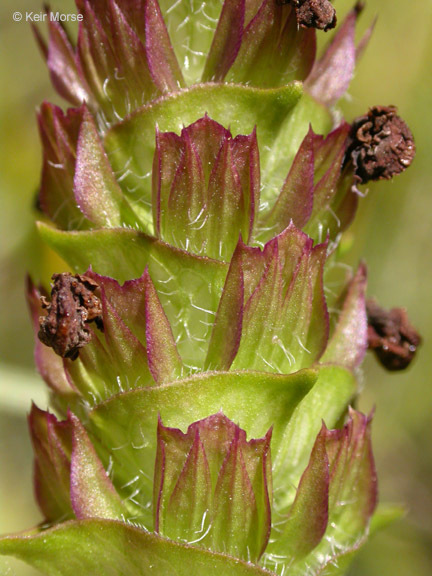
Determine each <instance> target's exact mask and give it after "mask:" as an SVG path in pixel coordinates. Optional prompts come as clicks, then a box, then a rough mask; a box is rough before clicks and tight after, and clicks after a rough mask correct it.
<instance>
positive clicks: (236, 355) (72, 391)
mask: <svg viewBox="0 0 432 576" xmlns="http://www.w3.org/2000/svg"><path fill="white" fill-rule="evenodd" d="M77 8H78V10H79V11H80V13H82V14H83V20H82V22H81V23H80V27H79V31H78V36H77V41H76V44H75V43H73V42H72V40H71V39H70V37H69V35H68V33H67V32H66V30H65V29H64V28H63V27H62V26H61V25H60V24H59V23H58V22H55V21H50V22H49V40H48V42H47V43H46V42H45V40H44V38H43V36H44V33H43V31H41V30H37V31H36V36H37V39H38V42H39V44H40V46H41V48H42V52H43V54H44V55H45V57H46V59H47V64H48V68H49V72H50V75H51V78H52V81H53V84H54V86H55V87H56V89H57V91H58V92H59V94H60V95H61V96H62V97H64V98H65V99H66V100H67V101H69V103H70V104H71V105H72V106H73V107H72V108H69V109H68V110H67V111H66V112H64V111H63V110H62V109H60V108H58V107H56V106H54V105H51V104H49V103H44V104H42V106H41V109H40V111H39V115H38V120H39V128H40V134H41V141H42V146H43V169H42V181H41V186H40V192H39V197H38V206H39V207H40V209H41V211H42V212H43V215H44V222H43V223H39V225H38V226H39V232H40V234H41V236H42V238H43V239H44V240H45V241H46V242H47V243H48V245H49V246H50V247H51V248H53V249H54V250H55V251H56V252H57V253H58V254H59V255H60V256H61V257H62V258H63V259H64V260H65V261H66V262H67V263H68V265H69V266H70V268H71V270H72V271H73V272H67V271H64V272H61V273H58V274H56V275H54V276H53V285H52V290H51V297H50V298H48V297H47V296H46V293H44V291H43V290H42V289H38V288H37V287H36V286H35V285H33V283H32V282H31V281H29V283H28V301H29V305H30V309H31V314H32V319H33V326H34V330H35V335H36V348H35V360H36V364H37V367H38V370H39V372H40V373H41V375H42V376H43V378H44V379H45V381H46V382H47V384H48V386H49V388H50V390H51V410H52V411H51V412H50V411H44V410H41V409H40V408H38V407H36V406H33V408H32V410H31V413H30V417H29V424H30V431H31V436H32V441H33V446H34V452H35V474H34V476H35V492H36V498H37V502H38V504H39V507H40V509H41V511H42V514H43V516H44V520H45V522H44V523H43V524H41V526H40V527H38V528H37V529H36V530H35V531H32V532H30V533H27V534H24V535H22V534H21V535H19V536H9V537H5V538H3V539H2V540H1V541H0V552H1V553H4V554H11V555H15V556H17V557H19V558H21V559H22V560H24V561H26V562H28V563H30V564H32V565H33V566H35V567H36V568H38V569H39V570H41V571H42V572H43V573H46V574H48V575H51V574H52V575H56V576H58V575H59V574H61V575H65V576H68V575H71V576H72V575H73V576H75V573H76V570H77V568H79V569H80V570H81V571H82V572H83V573H84V574H100V573H110V574H134V575H140V574H142V575H147V574H149V573H150V571H152V573H157V574H160V575H161V576H164V575H166V576H171V575H172V574H174V573H175V574H176V575H178V576H190V575H191V574H193V575H200V576H201V575H203V576H204V575H206V576H207V575H208V574H213V573H214V574H220V575H222V576H224V575H226V576H228V575H229V576H243V575H244V576H246V575H251V576H252V575H259V574H263V575H264V574H278V575H281V576H283V575H287V574H290V576H292V575H293V576H296V575H299V576H300V575H305V576H306V575H308V576H309V575H312V574H324V573H325V574H336V573H337V574H340V573H342V571H343V570H344V569H345V568H346V566H347V565H348V563H349V561H350V559H351V558H352V556H353V555H354V552H355V551H356V550H358V549H359V548H360V546H361V545H362V544H363V543H364V542H365V541H366V539H367V536H368V534H369V529H370V523H371V518H372V516H373V515H374V514H375V515H377V517H378V520H379V517H380V511H379V509H378V510H377V508H376V504H377V481H376V475H375V468H374V460H373V455H372V448H371V439H370V434H371V430H370V428H371V416H365V415H363V414H361V413H360V412H358V411H356V410H354V409H352V408H350V405H352V404H353V403H354V402H355V400H356V398H357V396H358V393H359V388H358V384H357V377H358V374H359V371H360V366H361V364H362V361H363V358H364V356H365V354H366V350H367V348H368V347H370V348H372V349H374V350H375V352H376V353H377V355H378V356H379V358H380V359H381V361H382V362H383V364H384V365H386V366H387V367H388V368H390V369H395V368H403V367H406V366H407V365H408V364H409V362H410V361H411V360H412V357H413V355H414V352H415V349H416V348H417V346H418V344H419V342H420V340H419V337H418V335H417V334H416V333H415V330H414V329H413V328H412V327H411V326H410V324H409V322H408V320H407V318H406V316H405V315H404V313H402V312H400V311H399V310H393V311H391V312H390V313H385V312H384V311H382V310H381V309H380V308H379V307H378V306H377V305H375V304H371V303H370V302H369V303H367V300H366V280H367V279H366V276H367V274H366V266H365V265H364V264H360V265H359V266H358V269H357V271H355V272H350V273H347V274H346V276H345V277H344V278H343V279H342V280H339V284H338V285H337V289H336V292H335V289H334V282H333V284H332V281H331V276H332V274H333V272H334V271H335V270H338V269H340V267H339V263H338V257H339V256H338V251H337V250H336V248H337V246H338V243H339V241H340V237H341V234H342V233H343V232H344V230H346V229H347V228H348V226H349V225H350V224H351V222H352V220H353V218H354V216H355V213H356V209H357V205H358V203H359V201H363V200H360V195H359V194H358V187H359V186H361V185H363V184H366V183H368V182H370V181H371V180H380V179H388V178H391V177H392V176H394V175H396V174H398V173H400V172H402V171H403V170H404V169H405V168H407V167H408V165H409V164H410V163H411V162H412V160H413V158H414V153H415V147H414V142H413V137H412V135H411V132H410V131H409V128H408V127H407V126H406V124H405V123H404V122H403V120H402V119H401V118H400V117H399V116H398V115H397V113H396V109H395V108H394V107H392V106H390V107H389V106H376V107H373V108H371V109H370V110H369V112H368V113H367V114H366V115H365V116H362V117H361V118H357V119H355V120H354V121H353V122H352V123H349V122H347V121H345V120H340V121H337V122H335V118H340V114H339V113H337V114H335V113H334V112H335V110H336V106H337V102H338V100H339V99H340V98H341V97H342V96H343V95H344V94H345V92H346V90H347V89H348V86H349V83H350V80H351V78H352V75H353V72H354V64H355V61H356V55H357V54H358V53H359V52H360V51H361V50H357V49H356V45H355V42H354V33H355V25H356V20H357V18H358V17H359V14H360V12H361V9H362V4H361V3H357V4H356V5H355V6H354V8H353V9H352V10H351V11H350V12H349V13H348V15H347V16H346V18H345V20H344V21H343V22H342V23H341V24H340V26H339V27H338V28H337V29H336V31H335V33H334V35H333V36H332V37H331V40H330V43H329V45H328V47H327V48H326V50H325V51H324V52H323V53H322V54H321V55H320V57H319V58H317V56H316V34H317V30H323V31H327V30H330V29H332V28H334V27H335V25H336V12H335V8H334V6H333V5H332V3H331V2H330V1H328V0H303V1H302V0H295V1H294V0H293V1H288V2H280V1H278V0H263V1H262V2H258V3H255V4H253V3H246V2H245V1H244V0H225V1H224V2H223V3H221V2H215V1H213V0H212V1H208V2H204V3H197V2H195V1H192V2H190V3H184V2H176V3H171V2H169V1H168V0H160V2H159V3H158V2H157V0H134V1H132V0H117V2H116V1H114V0H106V1H102V0H97V1H94V2H89V1H87V0H77ZM370 33H371V30H368V32H367V33H366V36H365V38H364V39H363V40H362V41H361V47H362V48H364V46H365V44H366V43H367V39H368V37H369V36H370ZM47 221H50V224H48V223H47ZM330 285H331V286H332V290H329V287H330ZM38 335H39V338H38V337H37V336H38ZM389 355H390V356H389Z"/></svg>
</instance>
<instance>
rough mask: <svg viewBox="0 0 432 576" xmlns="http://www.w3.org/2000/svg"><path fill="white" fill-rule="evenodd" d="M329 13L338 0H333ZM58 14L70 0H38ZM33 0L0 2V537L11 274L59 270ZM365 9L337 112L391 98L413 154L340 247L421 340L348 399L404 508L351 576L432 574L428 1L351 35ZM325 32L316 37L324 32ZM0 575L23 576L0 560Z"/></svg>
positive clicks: (22, 388)
mask: <svg viewBox="0 0 432 576" xmlns="http://www.w3.org/2000/svg"><path fill="white" fill-rule="evenodd" d="M334 3H335V6H336V8H337V10H338V15H339V17H340V18H342V17H343V15H344V14H345V13H346V12H347V10H348V9H349V7H350V6H351V5H352V1H351V0H335V2H334ZM51 4H52V6H53V7H54V8H57V9H61V10H62V11H63V12H71V11H73V10H74V8H73V2H71V1H69V0H63V1H61V0H59V1H57V2H52V3H51ZM41 5H42V2H39V0H3V2H2V3H1V4H0V42H1V50H0V67H1V68H0V78H1V84H0V86H1V91H0V135H1V144H2V146H1V153H0V191H1V202H2V203H1V209H0V229H1V243H0V259H1V264H0V269H1V280H0V291H1V293H0V302H1V313H0V317H1V326H0V359H1V366H0V386H1V389H0V533H3V532H10V531H18V530H22V529H24V528H26V527H30V526H31V525H33V524H35V523H37V522H39V521H40V519H41V518H40V515H39V513H38V510H37V508H36V506H35V504H34V502H33V492H32V456H31V449H30V442H29V438H28V433H27V426H26V413H27V412H28V409H29V406H30V401H31V400H32V399H33V400H35V401H37V403H38V404H39V405H40V406H41V407H43V406H46V394H45V390H44V387H43V386H42V384H41V383H40V380H39V378H38V376H37V375H36V373H35V369H34V367H33V352H32V347H33V342H32V332H31V328H30V322H29V320H28V317H27V309H26V305H25V301H24V288H23V286H24V277H25V274H26V272H27V271H29V272H30V273H31V274H32V275H33V277H34V278H36V279H43V280H44V281H47V280H48V278H49V276H50V275H51V273H52V272H53V271H54V270H55V269H56V266H58V261H57V260H56V258H55V256H53V255H52V254H51V253H49V252H48V250H47V249H46V247H44V246H43V245H42V244H41V242H40V241H39V239H38V237H37V235H36V233H35V229H34V219H35V213H34V211H33V203H34V198H35V193H36V190H37V186H38V181H39V173H40V165H41V152H40V147H39V140H38V134H37V129H36V121H35V110H36V108H37V106H38V105H39V104H40V102H41V101H42V100H43V99H48V100H51V101H56V102H59V100H58V98H57V97H56V96H55V95H54V93H53V90H52V88H51V86H50V83H49V80H48V75H47V73H46V70H45V67H44V64H43V62H42V59H41V57H40V54H39V52H38V49H37V47H36V45H35V42H34V38H33V36H32V34H31V31H30V28H29V25H28V24H26V23H25V22H14V21H13V18H12V15H13V13H14V12H15V11H20V12H24V11H26V10H33V11H35V12H39V11H40V10H41ZM376 15H378V16H379V17H378V21H377V24H376V28H375V32H374V35H373V37H372V40H371V42H370V45H369V48H368V50H367V52H366V53H365V55H364V56H363V58H362V60H361V62H360V64H359V66H358V69H357V74H356V77H355V79H354V81H353V83H352V84H351V87H350V90H349V94H348V95H347V97H346V98H345V99H344V101H343V102H342V107H343V110H344V112H345V115H346V117H347V119H348V120H350V119H352V118H353V117H354V116H357V115H359V114H363V113H364V112H365V111H366V110H367V108H368V107H369V106H372V105H375V104H380V105H389V104H395V105H397V106H398V107H399V111H400V114H401V115H402V116H403V117H404V119H405V120H406V121H407V122H408V124H409V125H410V127H411V128H412V131H413V133H414V134H415V138H416V143H417V149H418V152H417V158H416V160H415V162H414V164H413V166H412V167H411V169H410V170H408V171H407V172H406V173H405V174H403V175H402V176H400V177H398V178H396V179H395V181H394V182H390V183H380V184H378V185H375V186H373V187H371V188H370V191H369V194H368V196H367V198H365V199H364V200H362V201H361V207H360V211H359V214H358V216H357V220H356V222H355V225H354V226H353V227H352V228H351V231H350V232H349V233H348V234H350V235H355V244H354V245H353V248H352V250H351V252H350V254H349V255H348V258H349V261H350V263H351V264H353V265H355V264H356V263H357V262H358V260H359V259H360V258H364V259H365V260H366V261H367V263H368V267H369V278H370V280H369V295H371V296H375V297H376V298H378V300H379V301H380V302H381V303H383V304H385V305H386V306H387V307H391V306H405V307H406V308H407V309H408V311H409V314H410V317H411V319H412V321H413V323H414V325H415V326H416V327H418V329H419V330H420V332H421V334H422V336H423V338H424V343H423V346H422V348H421V350H420V353H419V357H418V359H417V360H416V361H415V363H414V365H413V366H412V367H411V368H410V369H409V370H408V371H406V372H405V373H402V374H388V373H386V372H385V371H384V370H383V369H381V368H380V366H378V365H377V364H376V362H375V361H374V359H373V358H372V357H368V358H367V360H366V363H365V367H364V393H363V396H362V399H361V402H360V408H361V409H362V410H364V411H368V410H370V409H371V408H372V406H374V405H375V406H376V416H375V420H374V430H373V438H374V450H375V456H376V461H377V467H378V473H379V481H380V498H381V501H382V502H396V503H404V505H405V507H406V510H407V514H406V516H405V518H404V519H403V520H400V521H398V522H396V523H394V524H393V525H392V526H391V527H389V528H387V529H386V530H385V531H382V532H380V533H378V534H377V535H375V536H374V537H373V538H372V539H371V541H370V543H369V544H368V545H367V546H366V547H365V549H364V550H363V551H362V552H361V553H360V555H359V556H358V558H357V560H356V562H355V564H354V565H353V567H352V569H351V572H350V575H351V576H359V575H362V576H365V575H366V574H367V575H368V576H387V575H392V576H406V575H411V574H416V576H430V575H431V574H432V377H431V368H432V361H431V359H432V344H431V342H432V305H431V295H432V289H431V286H432V185H431V182H432V161H431V159H430V158H431V151H432V112H431V110H432V97H431V91H432V35H431V34H430V30H431V29H432V1H431V0H416V1H415V2H406V0H375V1H374V0H370V1H369V2H368V5H367V7H366V10H365V12H364V14H363V16H362V18H361V22H360V26H359V33H360V34H361V32H362V30H363V31H364V30H365V29H366V27H367V26H368V24H369V23H370V22H371V21H372V19H373V18H374V17H375V16H376ZM324 40H325V38H324ZM0 574H1V575H11V576H12V575H16V576H30V575H31V574H35V572H34V571H31V570H29V569H28V568H27V567H25V566H24V565H22V564H21V563H18V562H14V561H12V560H10V561H9V560H6V561H5V560H0Z"/></svg>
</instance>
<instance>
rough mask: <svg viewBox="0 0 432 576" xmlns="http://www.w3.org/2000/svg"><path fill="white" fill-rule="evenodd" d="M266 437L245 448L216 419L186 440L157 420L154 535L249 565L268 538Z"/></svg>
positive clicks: (235, 431)
mask: <svg viewBox="0 0 432 576" xmlns="http://www.w3.org/2000/svg"><path fill="white" fill-rule="evenodd" d="M270 438H271V431H269V432H268V433H267V435H266V436H265V437H264V438H261V439H259V440H250V441H249V442H247V441H246V433H245V432H244V431H243V430H241V429H240V428H239V427H238V426H236V425H235V424H234V423H233V422H231V421H230V420H229V419H228V418H226V417H225V416H224V415H223V414H222V413H219V414H215V415H213V416H209V417H208V418H205V419H204V420H201V421H198V422H195V423H194V424H191V425H190V426H189V428H188V430H187V433H186V434H183V433H182V432H181V431H180V430H178V429H173V428H167V427H165V426H164V425H163V424H162V422H161V420H159V425H158V448H157V458H156V467H155V492H154V509H155V526H156V530H157V531H158V532H160V533H161V534H164V535H166V536H168V537H171V538H180V539H182V540H186V541H188V542H189V543H190V544H193V545H197V546H205V547H209V548H210V549H212V550H215V551H220V552H224V553H227V554H231V555H233V556H236V557H239V558H244V559H247V560H249V561H251V560H252V561H256V560H257V559H258V558H259V557H260V556H261V554H262V552H263V551H264V549H265V546H266V544H267V540H268V537H269V532H270V500H271V477H270V474H271V466H270V453H269V450H270ZM191 512H192V513H191ZM180 527H182V530H180ZM191 538H192V540H191Z"/></svg>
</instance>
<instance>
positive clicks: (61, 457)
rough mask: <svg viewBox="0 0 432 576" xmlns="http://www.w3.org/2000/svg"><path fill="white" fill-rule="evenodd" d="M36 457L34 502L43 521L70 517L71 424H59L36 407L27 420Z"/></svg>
mask: <svg viewBox="0 0 432 576" xmlns="http://www.w3.org/2000/svg"><path fill="white" fill-rule="evenodd" d="M28 421H29V427H30V433H31V438H32V443H33V450H34V454H35V460H34V482H35V493H36V499H37V502H38V504H39V507H40V509H41V510H42V513H43V515H44V517H45V519H46V520H48V521H49V522H58V521H64V520H67V519H69V518H73V516H74V513H73V510H72V506H71V501H70V462H71V453H72V428H71V422H70V421H63V422H59V421H58V420H57V418H56V417H55V416H54V415H53V414H50V413H49V412H44V411H43V410H40V409H39V408H38V407H37V406H36V405H35V404H33V405H32V409H31V412H30V415H29V418H28Z"/></svg>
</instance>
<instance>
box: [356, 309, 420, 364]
mask: <svg viewBox="0 0 432 576" xmlns="http://www.w3.org/2000/svg"><path fill="white" fill-rule="evenodd" d="M366 311H367V318H368V345H369V349H370V350H373V351H374V352H375V354H376V356H377V358H378V360H379V361H380V362H381V364H382V365H383V366H384V368H387V370H391V371H394V370H404V369H405V368H407V367H408V366H409V364H410V363H411V362H412V360H413V358H414V356H415V353H416V351H417V348H418V346H419V345H420V342H421V337H420V335H419V334H418V332H417V331H416V329H415V328H413V326H412V325H411V324H410V322H409V319H408V315H407V313H406V311H405V310H404V309H402V308H393V309H392V310H384V309H383V308H381V307H380V306H379V305H378V304H377V303H376V302H375V301H374V300H368V301H367V302H366Z"/></svg>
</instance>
